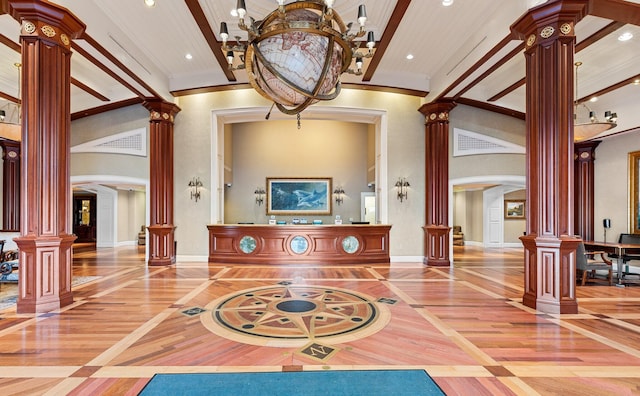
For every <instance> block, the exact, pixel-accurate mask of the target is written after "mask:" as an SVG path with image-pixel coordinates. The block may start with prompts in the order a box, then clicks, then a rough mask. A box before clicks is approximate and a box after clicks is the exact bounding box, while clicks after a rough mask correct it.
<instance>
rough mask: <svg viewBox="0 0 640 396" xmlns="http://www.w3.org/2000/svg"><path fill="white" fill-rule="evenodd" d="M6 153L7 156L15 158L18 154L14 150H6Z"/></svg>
mask: <svg viewBox="0 0 640 396" xmlns="http://www.w3.org/2000/svg"><path fill="white" fill-rule="evenodd" d="M7 155H8V156H9V158H16V157H17V156H18V153H16V152H15V151H9V152H7Z"/></svg>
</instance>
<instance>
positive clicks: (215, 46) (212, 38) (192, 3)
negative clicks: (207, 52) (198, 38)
mask: <svg viewBox="0 0 640 396" xmlns="http://www.w3.org/2000/svg"><path fill="white" fill-rule="evenodd" d="M184 2H185V4H186V5H187V8H189V11H190V12H191V16H193V19H194V20H195V21H196V24H197V25H198V28H200V33H202V36H203V37H204V39H205V41H206V42H207V44H208V45H209V48H210V49H211V52H213V56H214V57H215V58H216V60H217V61H218V64H219V65H220V68H221V69H222V72H223V73H224V75H225V77H227V80H229V82H234V81H237V79H236V76H235V74H233V72H232V71H231V70H229V64H228V63H227V57H226V55H225V54H224V53H223V52H222V42H220V41H218V40H217V39H216V35H215V34H214V33H213V30H211V25H210V24H209V21H208V20H207V17H206V16H205V15H204V11H203V10H202V7H200V1H199V0H184Z"/></svg>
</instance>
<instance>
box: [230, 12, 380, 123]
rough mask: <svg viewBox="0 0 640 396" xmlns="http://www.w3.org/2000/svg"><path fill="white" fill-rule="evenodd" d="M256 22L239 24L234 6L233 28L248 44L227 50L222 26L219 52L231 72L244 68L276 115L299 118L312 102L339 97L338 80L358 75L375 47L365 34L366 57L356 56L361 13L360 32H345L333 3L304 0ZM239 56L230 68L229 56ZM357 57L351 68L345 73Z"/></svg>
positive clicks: (241, 18) (232, 57) (359, 35)
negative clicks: (235, 23)
mask: <svg viewBox="0 0 640 396" xmlns="http://www.w3.org/2000/svg"><path fill="white" fill-rule="evenodd" d="M278 3H279V6H278V8H277V9H276V10H274V11H272V12H271V13H270V14H269V15H267V16H266V17H265V18H264V19H263V20H261V21H257V22H256V21H254V20H253V18H251V23H250V24H249V25H247V24H245V21H244V15H245V14H246V8H245V7H244V1H243V0H241V1H238V8H237V9H236V12H237V13H238V16H239V18H240V19H239V23H238V26H239V27H240V28H241V29H242V30H245V31H247V33H248V40H247V43H246V44H245V45H243V44H241V43H240V37H237V36H236V42H237V44H236V45H234V46H231V47H230V46H228V45H227V38H228V30H227V26H226V23H225V22H223V23H222V24H221V27H220V35H221V37H222V39H223V51H225V52H226V54H227V59H228V62H229V67H230V69H231V70H238V69H245V70H246V72H247V77H248V79H249V83H250V84H251V86H252V87H253V88H254V89H255V90H256V91H257V92H258V93H260V95H262V96H263V97H265V98H266V99H268V100H270V101H272V102H274V105H275V106H276V107H277V108H278V110H280V111H281V112H282V113H285V114H288V115H299V114H300V112H302V111H303V110H304V109H306V108H307V107H308V106H310V105H312V104H314V103H317V102H318V101H321V100H322V101H326V100H332V99H335V98H336V97H337V96H338V94H339V93H340V76H341V74H343V73H345V72H347V73H352V74H356V75H359V74H362V71H361V67H362V58H368V57H371V56H372V54H373V51H372V49H373V46H374V45H375V42H374V39H373V33H372V32H369V35H368V42H367V47H368V48H369V51H368V52H366V53H358V52H357V50H358V45H357V44H356V43H354V39H355V38H358V37H362V36H364V34H365V31H364V23H365V21H366V10H365V8H364V6H363V5H361V6H360V7H359V12H358V22H359V23H360V30H358V31H357V32H355V33H350V27H351V24H349V25H345V23H344V22H343V20H342V18H341V17H340V15H339V14H338V13H337V12H336V11H335V10H333V8H332V6H333V3H334V2H333V1H317V0H306V1H296V2H292V3H289V4H286V5H285V4H283V3H284V2H283V1H279V2H278ZM235 52H238V53H240V54H241V55H240V60H241V62H243V63H241V64H240V65H239V66H237V67H234V66H233V61H234V53H235ZM354 57H355V58H357V61H358V62H356V64H357V69H356V70H353V69H350V66H351V62H352V60H353V59H354Z"/></svg>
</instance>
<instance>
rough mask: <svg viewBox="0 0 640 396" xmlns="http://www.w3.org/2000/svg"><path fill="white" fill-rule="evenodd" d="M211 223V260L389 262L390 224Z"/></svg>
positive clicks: (313, 262)
mask: <svg viewBox="0 0 640 396" xmlns="http://www.w3.org/2000/svg"><path fill="white" fill-rule="evenodd" d="M207 228H208V229H209V262H211V263H230V264H367V263H370V264H378V263H388V262H389V230H390V229H391V226H390V225H368V224H362V225H333V224H331V225H329V224H327V225H311V224H297V225H266V224H265V225H254V224H219V225H218V224H216V225H209V226H207Z"/></svg>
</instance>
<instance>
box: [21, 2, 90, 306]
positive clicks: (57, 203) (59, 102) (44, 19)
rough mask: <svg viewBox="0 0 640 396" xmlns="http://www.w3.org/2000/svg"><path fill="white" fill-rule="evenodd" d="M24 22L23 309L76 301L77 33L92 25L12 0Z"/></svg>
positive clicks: (46, 5) (51, 7)
mask: <svg viewBox="0 0 640 396" xmlns="http://www.w3.org/2000/svg"><path fill="white" fill-rule="evenodd" d="M9 8H10V13H11V15H12V16H13V17H14V18H15V19H16V20H18V21H21V36H20V43H21V45H22V162H21V172H22V174H21V189H22V191H21V202H20V206H21V219H20V233H21V235H20V237H18V238H15V239H14V240H15V242H16V244H17V245H18V248H19V250H20V257H19V260H20V272H19V292H18V303H17V311H18V312H19V313H35V312H48V311H51V310H54V309H59V308H60V307H63V306H66V305H69V304H71V303H72V302H73V296H72V294H71V276H72V274H71V255H72V244H73V241H74V240H75V238H76V237H75V235H73V234H71V224H70V219H71V212H70V211H71V182H70V177H69V159H70V139H69V135H70V125H71V115H70V81H71V49H70V45H71V39H74V38H77V37H78V36H79V35H80V34H82V32H84V29H85V26H84V24H83V23H82V22H81V21H80V20H78V19H77V18H76V17H75V16H74V15H73V14H71V13H70V12H69V11H67V10H66V9H65V8H62V7H60V6H58V5H56V4H53V3H50V2H46V1H35V0H31V1H28V0H10V1H9Z"/></svg>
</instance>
